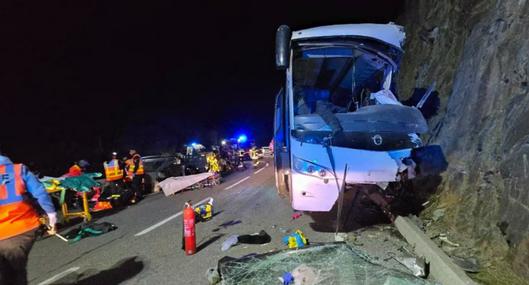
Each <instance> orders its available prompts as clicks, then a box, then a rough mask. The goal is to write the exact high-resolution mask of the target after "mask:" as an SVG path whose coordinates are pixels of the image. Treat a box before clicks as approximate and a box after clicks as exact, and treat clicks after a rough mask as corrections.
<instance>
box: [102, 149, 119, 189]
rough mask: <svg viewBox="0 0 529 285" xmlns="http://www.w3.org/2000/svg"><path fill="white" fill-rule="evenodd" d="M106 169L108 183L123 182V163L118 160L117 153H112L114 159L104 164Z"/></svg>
mask: <svg viewBox="0 0 529 285" xmlns="http://www.w3.org/2000/svg"><path fill="white" fill-rule="evenodd" d="M103 166H104V167H105V180H106V181H107V182H113V181H120V180H123V163H122V162H121V161H120V160H119V159H118V154H117V153H116V152H113V153H112V159H110V160H109V161H105V162H104V163H103Z"/></svg>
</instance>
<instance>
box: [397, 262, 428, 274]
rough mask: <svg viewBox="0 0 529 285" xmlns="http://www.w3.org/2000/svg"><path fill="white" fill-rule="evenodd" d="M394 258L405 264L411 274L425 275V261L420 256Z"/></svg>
mask: <svg viewBox="0 0 529 285" xmlns="http://www.w3.org/2000/svg"><path fill="white" fill-rule="evenodd" d="M395 260H396V261H398V262H399V263H401V264H402V265H404V266H406V268H408V269H409V270H410V271H411V272H412V273H413V275H415V276H417V277H426V262H425V261H424V258H421V257H395Z"/></svg>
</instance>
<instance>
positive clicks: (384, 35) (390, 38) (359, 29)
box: [292, 23, 406, 48]
mask: <svg viewBox="0 0 529 285" xmlns="http://www.w3.org/2000/svg"><path fill="white" fill-rule="evenodd" d="M333 36H338V37H340V36H359V37H369V38H373V39H377V40H380V41H383V42H385V43H388V44H390V45H392V46H395V47H398V48H402V45H403V44H404V38H405V36H406V35H405V33H404V29H403V27H402V26H399V25H395V24H392V23H389V24H347V25H332V26H322V27H315V28H310V29H305V30H299V31H295V32H293V33H292V40H298V39H309V38H319V37H333Z"/></svg>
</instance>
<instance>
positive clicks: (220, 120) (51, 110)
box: [0, 0, 401, 175]
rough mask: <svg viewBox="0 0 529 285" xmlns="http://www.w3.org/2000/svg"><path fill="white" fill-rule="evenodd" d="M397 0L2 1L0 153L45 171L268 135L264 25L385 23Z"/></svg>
mask: <svg viewBox="0 0 529 285" xmlns="http://www.w3.org/2000/svg"><path fill="white" fill-rule="evenodd" d="M400 10H401V3H400V1H392V0H386V1H373V0H372V1H338V2H335V3H334V4H332V3H330V1H318V2H316V1H276V2H274V1H192V2H185V1H148V2H146V1H5V0H4V1H2V3H1V4H0V13H1V14H0V29H1V32H0V36H1V41H0V43H1V44H0V46H1V54H0V66H1V68H0V88H1V89H0V92H1V95H0V96H1V97H0V98H1V99H0V102H1V107H2V108H1V111H0V118H1V122H2V132H0V151H1V152H2V153H4V154H5V155H8V156H10V157H12V158H13V160H16V161H19V162H24V163H26V164H30V165H31V167H33V168H37V169H39V170H41V171H43V172H46V171H47V172H49V173H47V174H54V175H57V174H60V172H65V171H66V169H67V167H68V165H69V164H70V163H71V162H72V161H74V160H79V159H88V160H89V161H90V162H92V163H93V164H99V163H100V161H101V160H103V159H106V158H107V154H108V153H109V152H111V151H113V150H117V151H126V150H127V149H128V148H129V147H135V148H137V149H138V150H139V151H140V153H142V154H151V153H159V152H162V151H168V150H174V149H177V148H179V147H181V146H182V145H183V144H184V143H189V142H191V141H199V142H204V143H205V144H210V143H212V142H213V141H215V140H217V141H218V140H220V139H221V138H224V137H230V136H233V135H235V134H236V133H238V132H246V133H247V134H248V135H249V136H250V137H251V138H253V139H255V140H256V142H257V143H258V144H267V143H268V142H269V141H270V139H271V138H272V115H273V103H274V97H275V94H276V93H277V91H278V90H279V88H280V85H281V82H282V78H283V74H282V73H280V72H278V71H276V70H275V67H274V54H273V52H274V38H275V30H276V29H277V27H278V26H279V25H280V24H288V25H289V26H290V27H291V28H292V29H293V30H296V29H302V28H308V27H312V26H318V25H328V24H340V23H359V22H380V23H387V22H388V21H394V20H395V19H396V17H397V16H398V14H399V13H400Z"/></svg>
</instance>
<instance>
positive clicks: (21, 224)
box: [0, 164, 40, 240]
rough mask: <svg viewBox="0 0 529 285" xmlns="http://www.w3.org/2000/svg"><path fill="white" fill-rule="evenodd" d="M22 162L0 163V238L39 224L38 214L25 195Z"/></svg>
mask: <svg viewBox="0 0 529 285" xmlns="http://www.w3.org/2000/svg"><path fill="white" fill-rule="evenodd" d="M22 168H23V166H22V164H7V165H0V240H3V239H8V238H11V237H14V236H16V235H19V234H22V233H25V232H27V231H30V230H32V229H35V228H37V227H39V226H40V222H39V216H38V214H37V212H36V211H35V209H34V208H33V206H31V204H30V202H29V201H28V199H27V198H26V197H25V196H26V185H25V183H24V179H23V176H22V175H23V174H22V171H23V170H22Z"/></svg>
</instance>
